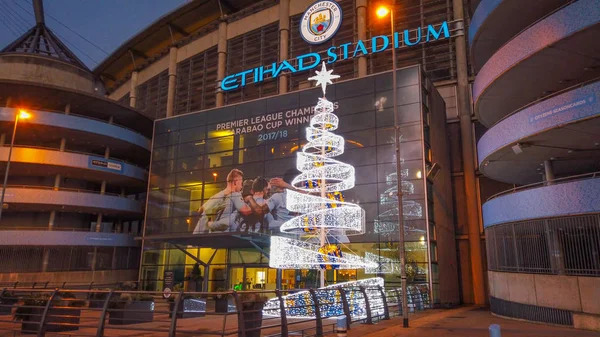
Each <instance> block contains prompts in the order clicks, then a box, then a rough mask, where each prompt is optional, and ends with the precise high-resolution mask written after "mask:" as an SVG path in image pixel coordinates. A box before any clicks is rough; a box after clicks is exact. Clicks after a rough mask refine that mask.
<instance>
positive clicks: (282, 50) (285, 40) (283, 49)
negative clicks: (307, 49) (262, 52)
mask: <svg viewBox="0 0 600 337" xmlns="http://www.w3.org/2000/svg"><path fill="white" fill-rule="evenodd" d="M289 57H290V0H281V1H279V62H282V61H284V60H287V59H288V58H289ZM288 85H289V84H288V75H281V76H279V93H280V94H284V93H286V92H288Z"/></svg>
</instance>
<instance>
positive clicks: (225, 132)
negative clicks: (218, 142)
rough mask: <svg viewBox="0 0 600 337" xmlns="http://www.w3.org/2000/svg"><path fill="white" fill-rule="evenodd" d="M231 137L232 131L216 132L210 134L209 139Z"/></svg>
mask: <svg viewBox="0 0 600 337" xmlns="http://www.w3.org/2000/svg"><path fill="white" fill-rule="evenodd" d="M231 135H233V131H231V130H218V131H212V132H210V137H212V138H218V137H227V136H231Z"/></svg>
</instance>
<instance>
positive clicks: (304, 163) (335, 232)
mask: <svg viewBox="0 0 600 337" xmlns="http://www.w3.org/2000/svg"><path fill="white" fill-rule="evenodd" d="M338 77H339V76H338V75H332V71H331V70H327V69H326V66H325V63H323V65H322V68H321V71H317V75H316V76H314V77H311V78H310V80H316V81H317V85H320V86H321V87H322V89H323V96H325V94H326V86H327V84H331V83H332V82H331V80H332V79H335V78H338ZM314 110H315V113H314V115H313V117H312V118H311V120H310V126H309V127H307V128H306V139H307V140H308V142H307V143H306V144H305V145H304V146H303V147H302V151H299V152H297V154H296V155H297V161H296V167H297V169H298V170H299V171H300V172H301V173H300V175H298V176H297V177H296V178H294V179H293V180H292V182H291V184H292V185H293V186H294V187H295V188H296V189H297V190H299V191H301V192H302V193H301V192H297V191H292V190H288V191H287V194H286V207H287V209H288V210H290V211H291V212H296V213H300V214H302V215H299V216H297V217H295V218H292V219H291V220H289V221H287V222H285V223H283V224H282V225H281V226H280V231H281V232H282V233H291V234H299V235H307V234H309V237H310V236H312V238H313V239H314V235H315V232H317V231H319V232H321V233H323V232H325V233H326V234H324V237H332V238H333V239H332V240H331V241H332V242H334V243H335V242H339V241H340V240H339V239H338V238H339V236H342V235H358V234H363V233H364V232H365V212H364V210H363V209H362V208H360V207H359V206H358V205H356V204H353V203H350V202H346V201H344V200H343V195H342V194H341V191H345V190H348V189H351V188H353V187H354V184H355V170H354V167H353V166H352V165H349V164H346V163H343V162H341V161H338V160H335V159H332V158H333V157H336V156H339V155H341V154H342V153H344V144H345V140H344V137H342V136H339V135H336V134H334V133H333V132H332V131H335V130H336V129H337V128H338V125H339V118H338V116H336V115H335V114H334V113H333V111H334V105H333V103H332V102H330V101H329V100H327V98H326V97H322V98H319V101H318V102H317V105H316V106H315V109H314ZM316 193H319V194H321V195H320V196H316V195H314V194H316ZM322 238H323V237H322ZM269 266H270V267H272V268H281V269H320V270H322V269H359V268H360V269H362V268H376V267H377V264H376V263H374V262H372V261H367V260H365V259H364V258H363V257H361V256H358V255H356V254H352V253H348V252H342V250H341V247H340V246H338V245H336V244H332V243H327V244H325V243H324V242H323V239H321V242H320V244H319V245H315V244H313V243H310V242H307V241H301V240H298V239H295V238H288V237H282V236H273V237H271V255H270V259H269Z"/></svg>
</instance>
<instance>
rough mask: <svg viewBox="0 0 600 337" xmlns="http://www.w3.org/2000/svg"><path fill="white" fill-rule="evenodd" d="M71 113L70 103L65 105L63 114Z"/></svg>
mask: <svg viewBox="0 0 600 337" xmlns="http://www.w3.org/2000/svg"><path fill="white" fill-rule="evenodd" d="M70 113H71V104H67V105H65V115H68V114H70Z"/></svg>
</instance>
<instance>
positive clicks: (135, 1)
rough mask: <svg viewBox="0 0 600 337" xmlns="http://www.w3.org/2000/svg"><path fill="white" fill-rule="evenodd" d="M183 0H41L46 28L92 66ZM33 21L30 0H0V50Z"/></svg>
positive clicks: (32, 23) (25, 29) (33, 22)
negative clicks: (42, 0) (42, 1)
mask: <svg viewBox="0 0 600 337" xmlns="http://www.w3.org/2000/svg"><path fill="white" fill-rule="evenodd" d="M186 1H189V0H45V1H44V11H45V13H46V25H47V26H48V27H49V28H50V30H52V31H53V32H54V33H55V34H56V35H58V36H59V38H60V39H61V40H62V41H63V43H65V44H66V45H67V46H68V47H69V49H71V51H73V52H74V53H75V54H76V55H77V57H79V59H80V60H82V61H83V62H84V63H85V64H86V65H87V66H88V67H89V68H90V69H93V68H95V67H96V65H98V64H99V63H100V62H101V61H102V60H104V59H105V58H106V57H107V53H112V52H113V51H114V50H115V49H116V48H117V47H119V46H120V45H121V44H122V43H123V42H125V41H127V40H128V39H130V38H131V37H133V36H134V35H135V34H137V33H138V32H139V31H141V30H143V29H144V28H146V27H147V26H148V25H149V24H150V23H152V22H154V21H155V20H157V19H158V18H160V17H161V16H163V15H165V14H167V13H169V12H170V11H172V10H173V9H175V8H177V7H179V6H181V5H182V4H184V3H185V2H186ZM57 21H60V23H62V24H63V25H65V26H67V27H69V28H70V29H71V30H74V31H76V32H77V33H79V34H80V35H81V36H83V37H85V38H86V39H87V40H89V41H91V42H93V43H94V44H95V45H97V46H98V47H100V48H101V49H102V50H104V51H102V50H101V49H99V48H97V47H95V46H93V45H92V44H90V43H88V42H86V41H85V40H83V39H82V38H81V37H79V36H77V35H76V34H74V33H73V32H71V31H70V30H69V29H68V28H65V27H64V26H62V25H61V24H60V23H58V22H57ZM34 25H35V19H34V17H33V5H32V2H31V0H0V50H1V49H3V48H4V47H6V46H7V45H8V44H10V43H11V42H12V41H14V40H16V39H17V37H19V36H21V34H23V33H25V32H26V31H27V30H29V29H30V28H32V27H33V26H34ZM78 49H79V50H78Z"/></svg>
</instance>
